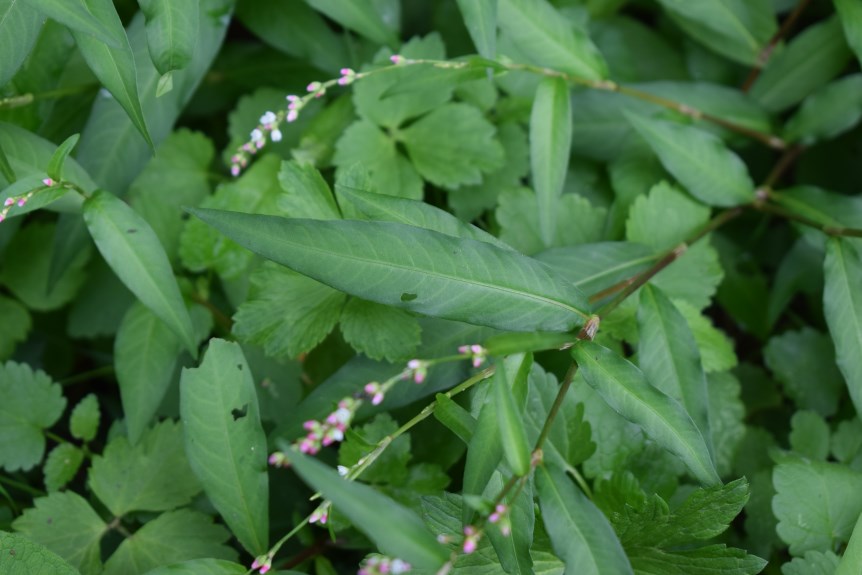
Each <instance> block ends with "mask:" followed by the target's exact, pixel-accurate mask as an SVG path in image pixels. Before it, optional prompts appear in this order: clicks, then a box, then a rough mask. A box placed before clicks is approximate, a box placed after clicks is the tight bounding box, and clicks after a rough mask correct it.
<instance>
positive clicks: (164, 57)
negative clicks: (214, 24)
mask: <svg viewBox="0 0 862 575" xmlns="http://www.w3.org/2000/svg"><path fill="white" fill-rule="evenodd" d="M138 5H139V6H140V7H141V12H143V13H144V17H145V18H146V19H147V45H148V47H149V49H150V58H151V59H152V60H153V65H155V67H156V70H158V71H159V74H161V75H162V77H161V78H160V79H159V85H158V89H157V95H159V96H160V95H162V94H164V93H165V92H169V91H170V90H171V88H173V76H172V74H171V73H172V72H173V71H174V70H182V69H183V68H185V67H186V66H188V65H189V62H191V60H192V56H193V55H194V51H195V44H196V43H197V38H198V11H199V10H198V0H186V1H184V2H172V1H171V0H139V2H138Z"/></svg>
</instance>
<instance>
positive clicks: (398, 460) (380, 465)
mask: <svg viewBox="0 0 862 575" xmlns="http://www.w3.org/2000/svg"><path fill="white" fill-rule="evenodd" d="M397 429H398V423H397V422H396V421H395V420H394V419H392V418H391V417H390V416H389V415H388V414H385V413H381V414H379V415H377V416H376V417H375V418H374V419H373V420H371V422H370V423H367V424H365V425H363V426H359V427H354V428H352V429H349V430H348V431H347V434H346V436H345V440H344V443H342V444H341V447H340V448H339V450H338V463H339V464H340V465H343V466H345V467H348V468H349V467H353V466H354V465H356V464H357V463H358V462H359V461H360V460H361V459H362V458H363V457H365V456H367V455H368V454H369V453H371V452H372V451H374V449H375V448H376V447H377V445H378V444H379V443H380V441H382V440H383V439H384V438H385V437H387V436H389V435H392V434H393V433H395V431H396V430H397ZM410 443H411V441H410V435H406V434H405V435H401V436H399V437H398V438H397V439H395V440H394V441H392V442H391V443H389V445H388V447H387V448H386V451H384V452H382V453H381V454H380V456H379V457H378V458H377V459H375V460H374V463H372V464H371V465H369V466H368V467H367V468H366V469H365V471H363V472H362V480H363V481H365V482H367V483H372V484H381V483H383V484H390V485H401V484H403V483H404V481H405V480H406V479H407V478H408V470H407V464H408V463H409V462H410V458H411V453H410Z"/></svg>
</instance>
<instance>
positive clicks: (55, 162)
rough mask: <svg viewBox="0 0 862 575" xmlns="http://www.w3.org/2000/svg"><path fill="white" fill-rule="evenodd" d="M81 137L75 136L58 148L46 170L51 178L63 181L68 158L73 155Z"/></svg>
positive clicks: (67, 139)
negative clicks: (64, 167)
mask: <svg viewBox="0 0 862 575" xmlns="http://www.w3.org/2000/svg"><path fill="white" fill-rule="evenodd" d="M80 137H81V135H80V134H73V135H71V136H69V137H68V138H66V139H65V140H64V141H63V143H62V144H60V145H59V146H57V150H56V151H55V152H54V155H53V156H51V161H50V162H48V167H47V168H46V169H45V172H47V174H48V176H49V177H51V178H53V179H55V180H62V179H63V166H64V165H65V164H66V158H68V157H69V154H70V153H72V150H73V149H74V148H75V145H76V144H77V143H78V139H79V138H80Z"/></svg>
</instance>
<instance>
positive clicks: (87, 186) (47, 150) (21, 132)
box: [0, 122, 96, 192]
mask: <svg viewBox="0 0 862 575" xmlns="http://www.w3.org/2000/svg"><path fill="white" fill-rule="evenodd" d="M0 147H2V148H3V150H4V152H5V154H6V156H7V159H8V160H9V162H8V163H9V167H10V168H11V169H12V170H13V171H14V172H15V174H16V175H17V176H18V179H21V178H23V177H25V176H28V175H32V174H41V173H42V172H43V171H44V169H45V166H47V165H48V163H49V162H50V161H51V157H52V156H53V155H54V153H55V152H56V150H57V145H56V144H54V143H53V142H51V141H49V140H46V139H44V138H42V137H40V136H38V135H36V134H34V133H33V132H30V131H28V130H25V129H24V128H21V127H20V126H15V125H13V124H6V123H3V122H0ZM42 177H43V178H44V177H45V176H42ZM65 177H66V179H67V180H69V181H72V182H74V183H76V184H78V186H80V187H81V188H82V189H83V190H84V191H87V192H91V191H93V190H95V189H96V184H95V183H94V182H93V180H92V178H90V176H89V174H87V172H86V170H84V168H82V167H81V165H80V164H79V163H78V162H76V161H75V160H74V159H71V158H69V159H67V160H66V162H65Z"/></svg>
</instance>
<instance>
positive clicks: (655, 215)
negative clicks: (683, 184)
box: [626, 182, 710, 251]
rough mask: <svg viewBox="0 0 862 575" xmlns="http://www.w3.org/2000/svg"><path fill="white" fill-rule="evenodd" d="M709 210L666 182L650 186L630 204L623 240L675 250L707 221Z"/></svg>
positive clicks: (659, 249) (660, 248) (655, 248)
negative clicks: (645, 193)
mask: <svg viewBox="0 0 862 575" xmlns="http://www.w3.org/2000/svg"><path fill="white" fill-rule="evenodd" d="M709 212H710V210H709V208H708V207H706V206H704V205H702V204H701V203H700V202H698V201H696V200H693V199H691V198H689V197H687V196H686V195H685V194H684V193H682V192H681V191H680V190H678V189H677V188H675V187H673V186H671V185H669V184H668V183H667V182H660V183H658V184H656V185H654V186H652V187H651V188H650V190H649V192H648V193H647V195H642V196H639V197H638V198H637V199H636V200H635V201H634V202H632V205H631V207H630V208H629V213H628V219H627V220H626V239H627V240H629V241H632V242H637V243H640V244H644V245H647V246H650V247H651V248H653V249H654V250H656V251H665V250H669V249H671V248H674V247H676V246H677V245H679V244H680V243H682V242H683V241H685V239H686V238H687V237H689V236H691V235H692V234H693V233H694V232H696V231H697V230H698V228H700V227H701V226H703V225H704V224H705V223H706V222H707V221H708V220H709Z"/></svg>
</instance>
